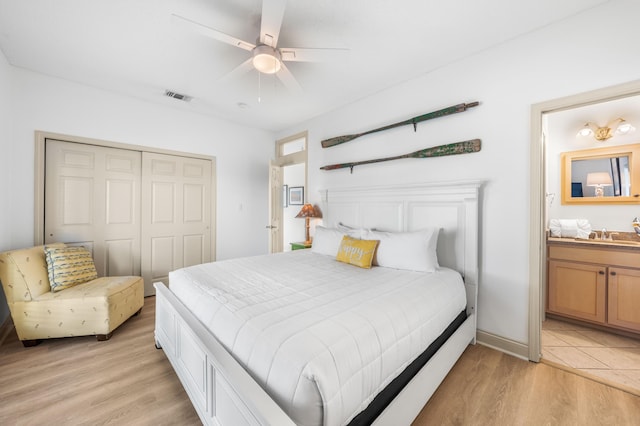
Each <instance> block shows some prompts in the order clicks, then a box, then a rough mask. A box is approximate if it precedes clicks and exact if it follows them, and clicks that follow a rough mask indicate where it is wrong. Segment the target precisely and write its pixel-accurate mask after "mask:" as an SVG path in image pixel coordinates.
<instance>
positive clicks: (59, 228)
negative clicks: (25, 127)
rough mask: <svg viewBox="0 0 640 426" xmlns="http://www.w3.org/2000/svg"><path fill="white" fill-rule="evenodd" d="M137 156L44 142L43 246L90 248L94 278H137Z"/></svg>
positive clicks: (139, 166) (138, 217)
mask: <svg viewBox="0 0 640 426" xmlns="http://www.w3.org/2000/svg"><path fill="white" fill-rule="evenodd" d="M141 161H142V160H141V153H140V152H137V151H129V150H124V149H117V148H107V147H101V146H95V145H88V144H82V143H73V142H65V141H59V140H54V139H47V140H46V159H45V164H46V174H45V226H44V229H45V238H44V241H45V244H47V243H51V242H65V243H68V244H70V245H82V246H85V247H86V248H87V249H89V250H90V251H91V252H92V254H93V258H94V261H95V264H96V269H97V271H98V275H99V276H109V275H139V274H140V234H141V231H140V193H139V190H140V173H141Z"/></svg>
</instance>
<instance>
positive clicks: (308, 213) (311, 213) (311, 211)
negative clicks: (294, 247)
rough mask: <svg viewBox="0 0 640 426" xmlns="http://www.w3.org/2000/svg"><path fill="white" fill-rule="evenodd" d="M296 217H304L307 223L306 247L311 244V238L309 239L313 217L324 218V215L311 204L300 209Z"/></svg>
mask: <svg viewBox="0 0 640 426" xmlns="http://www.w3.org/2000/svg"><path fill="white" fill-rule="evenodd" d="M296 217H304V218H305V222H306V233H305V238H306V239H305V241H304V243H305V244H306V245H309V244H311V238H310V237H309V219H310V218H312V217H322V213H320V211H319V210H318V209H316V208H315V207H313V206H312V205H311V204H305V205H303V206H302V209H300V212H299V213H298V214H297V215H296Z"/></svg>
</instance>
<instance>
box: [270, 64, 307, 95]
mask: <svg viewBox="0 0 640 426" xmlns="http://www.w3.org/2000/svg"><path fill="white" fill-rule="evenodd" d="M276 76H278V78H279V79H280V81H281V82H282V84H284V86H285V87H286V88H287V89H289V90H290V91H292V92H294V93H300V92H302V87H300V84H299V83H298V81H297V80H296V79H295V77H294V76H293V74H291V71H289V68H287V67H286V65H285V64H282V68H280V71H278V72H277V73H276Z"/></svg>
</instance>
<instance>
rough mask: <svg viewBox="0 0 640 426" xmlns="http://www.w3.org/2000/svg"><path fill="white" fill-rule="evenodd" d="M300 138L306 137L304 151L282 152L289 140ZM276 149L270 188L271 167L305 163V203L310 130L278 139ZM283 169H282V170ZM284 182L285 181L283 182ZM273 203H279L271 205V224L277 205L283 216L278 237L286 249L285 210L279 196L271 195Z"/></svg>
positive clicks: (271, 165)
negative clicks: (284, 238) (284, 231)
mask: <svg viewBox="0 0 640 426" xmlns="http://www.w3.org/2000/svg"><path fill="white" fill-rule="evenodd" d="M298 139H304V150H302V151H298V152H294V153H292V154H287V155H284V154H282V148H283V146H284V145H285V144H287V143H288V142H293V141H295V140H298ZM275 151H276V156H275V159H274V160H273V161H272V162H271V163H270V164H269V190H271V167H280V169H282V168H284V167H286V166H293V165H295V164H304V188H305V191H304V200H303V203H306V202H307V197H308V193H309V191H307V188H309V185H308V177H309V161H308V159H309V155H308V153H309V132H308V131H306V130H305V131H303V132H300V133H296V134H294V135H291V136H287V137H286V138H282V139H278V140H276V143H275ZM281 171H282V170H281ZM281 176H284V173H282V172H281ZM282 183H283V184H284V181H283V182H282ZM270 202H271V203H278V205H277V206H274V205H273V204H272V205H271V206H269V225H271V212H272V211H273V210H272V209H273V208H274V207H275V208H277V209H280V218H281V222H280V229H279V230H278V238H280V240H281V242H280V246H281V247H283V250H284V241H283V237H284V234H283V229H282V228H283V226H284V220H283V213H284V212H283V211H282V203H281V202H278V197H271V200H270ZM269 241H271V239H269ZM269 252H271V244H270V247H269Z"/></svg>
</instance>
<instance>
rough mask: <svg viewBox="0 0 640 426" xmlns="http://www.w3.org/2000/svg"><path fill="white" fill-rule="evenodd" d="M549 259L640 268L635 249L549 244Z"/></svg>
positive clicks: (638, 253) (637, 251)
mask: <svg viewBox="0 0 640 426" xmlns="http://www.w3.org/2000/svg"><path fill="white" fill-rule="evenodd" d="M548 248H549V251H548V256H549V259H558V260H569V261H574V262H584V263H599V264H602V265H615V266H626V267H630V268H639V267H640V250H638V249H637V248H629V249H611V248H606V249H605V248H602V247H576V246H575V245H569V244H557V245H556V244H549V246H548Z"/></svg>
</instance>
